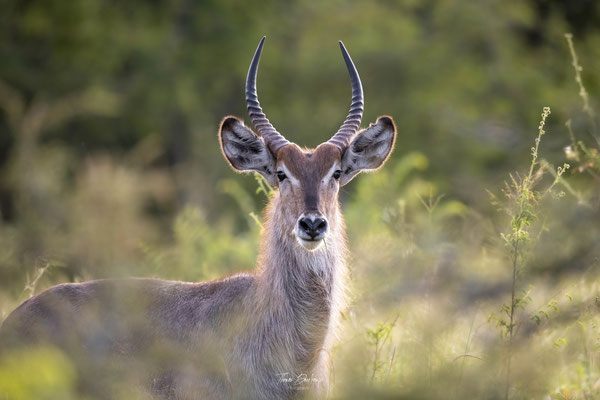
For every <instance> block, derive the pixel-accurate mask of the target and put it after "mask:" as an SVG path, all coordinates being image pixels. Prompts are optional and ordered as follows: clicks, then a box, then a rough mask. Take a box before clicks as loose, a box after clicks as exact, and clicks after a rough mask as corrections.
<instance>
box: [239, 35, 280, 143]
mask: <svg viewBox="0 0 600 400" xmlns="http://www.w3.org/2000/svg"><path fill="white" fill-rule="evenodd" d="M265 38H266V36H263V38H262V39H261V40H260V43H258V47H257V48H256V52H255V53H254V57H253V58H252V63H251V64H250V69H248V76H247V77H246V107H247V108H248V114H249V115H250V120H251V121H252V125H254V128H255V129H256V131H257V133H258V134H259V135H260V136H261V137H262V138H263V139H264V140H265V143H266V144H267V146H268V147H269V150H271V152H272V153H273V154H277V151H278V150H279V149H280V148H282V147H283V146H285V145H287V144H289V143H290V142H289V141H287V139H286V138H284V137H283V135H281V134H280V133H279V132H277V130H276V129H275V127H273V125H272V124H271V123H270V122H269V120H268V119H267V116H266V115H265V113H264V112H263V110H262V108H260V103H259V102H258V94H257V93H256V73H257V71H258V63H259V61H260V54H261V53H262V48H263V44H264V43H265Z"/></svg>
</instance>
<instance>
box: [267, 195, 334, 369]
mask: <svg viewBox="0 0 600 400" xmlns="http://www.w3.org/2000/svg"><path fill="white" fill-rule="evenodd" d="M281 207H282V205H281V203H280V201H279V197H278V195H277V194H276V195H275V196H274V198H273V199H272V201H271V204H270V206H269V207H268V209H267V213H266V218H265V226H264V235H263V238H262V243H261V254H260V256H259V265H260V266H261V268H260V270H259V272H258V288H257V298H256V300H257V303H258V304H259V307H258V310H259V315H258V319H257V322H258V321H260V322H258V323H259V324H261V323H262V324H264V326H265V328H267V327H270V329H269V330H268V331H267V332H268V333H267V334H269V335H270V336H271V337H268V338H265V339H264V340H269V341H272V342H273V343H276V344H278V345H279V346H280V351H281V352H282V354H281V355H282V356H283V358H282V359H281V361H280V362H278V364H280V367H282V368H290V370H289V371H286V372H297V373H310V371H312V369H313V368H314V367H315V365H316V363H317V362H318V361H319V359H321V358H322V357H323V356H324V355H325V354H323V353H327V351H328V350H329V349H330V347H331V345H332V341H333V339H334V337H335V332H336V330H337V323H338V319H339V314H340V312H341V311H342V308H343V305H344V284H345V282H344V275H345V265H344V264H345V263H344V255H345V236H344V234H345V233H344V223H343V220H342V216H341V214H340V212H339V209H336V212H335V215H334V216H332V217H331V218H330V221H329V222H330V232H329V235H328V237H327V239H326V243H324V244H322V245H321V246H320V247H319V248H318V249H316V250H313V251H309V250H306V249H305V248H304V247H302V246H301V245H300V243H298V241H297V240H296V237H295V235H294V233H293V232H291V231H288V230H286V229H282V228H281V227H285V226H289V224H286V222H285V221H284V216H283V213H282V212H281V211H282V210H281ZM263 333H266V332H263ZM284 360H287V362H285V361H284ZM286 364H287V365H286Z"/></svg>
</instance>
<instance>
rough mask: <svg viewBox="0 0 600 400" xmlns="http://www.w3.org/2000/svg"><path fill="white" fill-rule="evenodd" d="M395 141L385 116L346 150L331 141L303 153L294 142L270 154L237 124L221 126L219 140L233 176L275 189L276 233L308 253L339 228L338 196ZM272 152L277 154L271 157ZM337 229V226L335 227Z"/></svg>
mask: <svg viewBox="0 0 600 400" xmlns="http://www.w3.org/2000/svg"><path fill="white" fill-rule="evenodd" d="M395 137H396V128H395V126H394V123H393V121H392V119H391V118H390V117H380V118H379V119H378V120H377V122H376V123H375V124H371V125H370V126H369V127H368V128H366V129H364V130H362V131H360V132H358V133H357V134H356V135H354V137H353V138H352V140H351V141H350V143H349V144H348V146H347V148H346V149H345V151H343V154H342V150H340V148H339V147H338V146H336V145H334V144H332V143H330V142H326V143H323V144H321V145H319V147H317V148H316V149H315V150H302V149H301V148H300V147H298V146H297V145H295V144H294V143H289V142H287V141H286V144H285V145H284V146H282V147H281V148H279V150H278V151H276V152H273V151H271V150H270V149H269V148H268V146H267V144H266V143H265V140H264V139H263V138H262V137H260V136H257V135H256V134H255V133H254V132H252V130H250V129H249V128H248V127H246V126H245V125H244V124H243V123H242V122H241V121H240V120H239V119H237V118H235V117H227V118H225V119H224V120H223V121H222V122H221V129H220V130H219V140H220V142H221V149H222V150H223V154H224V155H225V158H226V159H227V161H228V162H229V164H230V165H231V166H232V167H233V168H234V169H235V170H236V171H248V172H249V171H255V172H258V173H259V174H261V175H262V176H264V177H265V179H266V180H267V181H268V182H269V183H270V184H271V185H272V186H275V187H279V202H278V207H279V211H281V212H280V214H279V218H281V220H280V221H279V223H282V224H284V226H280V228H281V229H283V230H284V231H286V232H288V233H293V234H295V236H296V238H297V239H298V241H299V242H300V244H302V246H304V248H306V249H308V250H314V249H317V248H318V247H319V246H320V245H321V244H323V239H325V238H326V237H327V234H328V232H332V233H335V227H336V226H339V222H340V221H339V220H338V218H337V213H338V201H337V197H338V191H339V188H340V186H343V185H345V184H346V183H348V182H349V181H350V180H352V179H353V178H354V177H355V176H356V175H357V174H358V173H359V172H361V171H368V170H374V169H377V168H379V167H380V166H381V165H382V164H383V163H384V162H385V160H386V159H387V157H388V156H389V154H390V152H391V150H392V147H393V146H394V140H395ZM274 153H276V154H274ZM336 224H337V225H336Z"/></svg>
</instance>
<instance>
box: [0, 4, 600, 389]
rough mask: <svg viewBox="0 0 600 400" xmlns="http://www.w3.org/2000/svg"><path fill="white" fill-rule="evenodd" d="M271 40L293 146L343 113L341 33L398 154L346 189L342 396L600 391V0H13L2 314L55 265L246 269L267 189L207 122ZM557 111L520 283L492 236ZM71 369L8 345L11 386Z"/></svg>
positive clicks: (67, 376) (0, 28)
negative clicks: (243, 171) (231, 157)
mask: <svg viewBox="0 0 600 400" xmlns="http://www.w3.org/2000/svg"><path fill="white" fill-rule="evenodd" d="M569 32H570V33H572V34H573V43H574V47H575V49H576V50H577V56H578V64H579V65H580V66H581V67H582V71H580V73H581V82H582V84H583V85H584V86H585V89H586V93H587V94H588V95H587V97H586V95H583V96H582V94H581V91H580V87H579V85H578V83H577V82H576V80H575V70H574V68H573V65H572V56H571V53H570V49H569V46H568V42H567V40H566V38H565V36H564V34H565V33H569ZM263 35H266V36H267V41H266V43H265V50H264V52H263V57H262V61H261V66H260V71H259V77H258V88H259V94H260V99H261V104H262V106H263V108H264V110H265V111H266V113H267V115H268V116H269V118H270V120H271V121H272V122H273V124H274V125H275V126H276V127H277V129H278V130H279V131H280V132H282V133H283V134H284V135H286V137H287V138H288V139H289V140H291V141H294V142H296V143H298V144H301V145H305V146H309V147H314V146H316V145H318V144H319V143H321V142H322V141H325V140H327V139H328V138H329V137H330V136H331V135H332V134H333V133H334V132H335V131H336V129H337V128H338V127H339V125H340V124H341V122H342V121H343V119H344V118H345V116H346V113H347V109H348V106H349V104H350V86H349V82H348V77H347V72H346V69H345V66H344V63H343V59H342V57H341V54H340V51H339V48H338V45H337V41H338V40H343V41H344V43H345V45H346V47H347V48H348V50H349V51H350V53H351V55H352V57H353V59H354V62H355V63H356V65H357V67H358V69H359V72H360V75H361V78H362V82H363V86H364V89H365V98H366V111H365V116H364V118H363V125H366V124H368V123H369V122H373V121H374V120H375V119H376V117H377V116H378V115H381V114H389V115H391V116H393V118H394V119H395V121H396V124H397V126H398V140H397V145H396V148H395V150H394V152H393V154H392V156H391V158H390V159H389V161H388V163H387V164H386V166H385V167H384V168H383V169H382V170H380V171H379V172H377V173H376V174H363V176H360V177H359V178H357V179H355V180H354V181H353V182H352V183H351V184H349V185H348V186H346V187H344V188H343V190H342V192H341V194H340V197H341V201H342V207H343V210H344V214H345V216H346V220H347V225H348V236H349V244H350V249H351V254H352V258H351V262H350V270H351V294H352V296H351V297H352V301H351V305H350V307H349V309H348V310H347V312H346V313H345V318H344V329H343V331H342V334H341V338H340V344H339V345H338V346H337V347H336V348H335V351H334V352H333V354H332V364H333V375H334V381H335V385H334V390H333V393H332V395H333V397H336V398H390V399H391V398H407V399H416V398H423V399H425V398H427V399H429V398H432V399H433V398H439V399H447V398H457V399H464V398H481V399H494V398H514V399H521V398H523V399H529V398H537V399H593V398H600V380H599V379H600V371H599V364H598V363H599V362H600V358H599V356H598V353H599V351H600V327H599V326H598V324H599V323H600V320H599V319H598V317H597V313H598V311H599V307H600V300H598V299H599V298H600V297H598V296H600V287H599V282H600V281H599V280H598V276H599V275H598V272H599V271H598V269H599V268H600V245H599V244H600V202H599V193H600V180H599V176H600V163H599V156H598V151H597V149H598V147H599V143H600V142H599V141H598V140H597V138H598V137H600V131H598V124H599V119H598V118H597V111H598V110H600V108H599V105H598V98H599V94H600V87H599V86H600V74H599V73H598V71H600V3H599V2H597V1H595V0H580V1H571V2H563V1H559V0H527V1H518V2H506V1H501V0H486V1H473V2H466V1H458V0H428V1H415V0H407V1H389V0H377V1H371V2H360V1H342V0H327V1H321V2H315V1H309V0H292V1H264V0H257V1H252V2H240V1H231V0H218V1H216V0H215V1H210V0H204V1H190V0H172V1H163V0H153V1H139V0H130V1H127V2H117V1H110V0H78V1H74V2H66V1H62V0H43V1H42V0H2V1H0V60H1V61H0V317H1V319H4V318H5V317H6V316H7V315H8V313H9V312H10V311H12V310H13V309H14V308H15V307H16V306H17V305H18V304H19V303H20V302H21V301H23V300H24V299H26V298H27V297H29V296H31V295H32V294H34V293H38V292H39V291H41V290H43V289H45V288H47V287H49V286H51V285H54V284H57V283H61V282H69V281H83V280H89V279H97V278H105V277H125V276H153V277H160V278H164V279H178V280H191V281H199V280H207V279H213V278H217V277H219V276H221V275H224V274H228V273H231V272H234V271H238V270H249V269H252V268H253V266H254V263H255V257H256V253H257V249H258V247H257V243H258V238H259V234H260V226H259V224H258V223H257V220H260V218H261V217H260V215H261V214H260V211H261V209H262V208H263V207H264V205H265V204H266V202H267V197H266V196H265V194H264V192H257V191H256V189H257V187H258V183H257V181H256V180H255V179H253V177H252V176H237V175H234V173H233V172H232V171H231V170H230V168H229V167H228V166H227V164H226V162H225V161H224V160H223V157H222V155H221V153H220V150H219V144H218V142H217V126H218V123H219V121H220V120H221V119H222V118H223V117H224V116H226V115H229V114H233V115H237V116H239V117H242V118H245V119H246V120H247V119H248V118H247V117H246V112H245V104H244V96H243V85H244V80H245V76H246V72H247V68H248V65H249V62H250V59H251V57H252V54H253V52H254V50H255V48H256V45H257V43H258V40H259V39H260V38H261V37H262V36H263ZM585 101H587V103H585ZM585 104H588V107H587V108H585V107H584V106H585ZM545 106H549V107H550V108H551V110H552V113H551V115H550V116H549V117H548V119H547V121H546V125H545V127H544V129H545V131H546V134H545V135H544V136H543V138H542V141H541V143H540V146H539V158H538V160H537V161H538V162H537V164H536V165H535V171H538V168H541V169H540V170H539V172H537V173H535V174H534V175H535V182H534V183H535V185H534V188H533V189H532V192H531V193H530V196H529V199H528V200H527V207H525V208H527V211H528V212H531V215H533V217H530V216H527V218H526V224H525V225H524V228H523V229H524V231H527V232H528V234H529V237H528V240H527V241H526V242H523V244H522V246H520V248H519V251H518V252H517V255H516V259H517V261H518V262H517V274H516V279H515V281H514V285H513V281H512V278H513V261H514V260H515V254H514V249H511V246H510V244H511V242H510V238H509V239H508V240H505V239H503V237H502V234H504V235H506V234H510V233H511V232H513V231H514V228H515V226H514V221H515V217H519V216H522V212H523V201H522V199H521V200H520V197H519V196H520V194H519V190H518V189H519V187H522V185H521V184H522V182H523V181H522V179H523V177H525V176H527V173H528V171H529V168H530V164H531V160H532V154H531V148H532V146H534V145H535V138H536V137H537V135H538V125H539V121H540V119H541V117H540V113H541V112H542V108H543V107H545ZM567 121H570V127H571V130H572V134H570V133H569V129H568V127H567V126H566V125H565V124H566V123H567ZM578 142H580V143H578ZM567 146H570V147H567ZM565 148H566V151H565ZM565 162H568V163H569V164H570V168H569V169H568V170H567V171H566V172H565V173H564V174H562V175H561V176H560V177H559V179H557V180H556V182H555V176H554V174H556V171H557V168H558V167H559V166H563V163H565ZM513 180H514V182H516V183H517V185H516V189H515V187H512V188H511V187H510V186H511V185H512V182H513ZM505 182H508V186H509V187H508V188H507V187H506V186H505ZM513 186H514V185H513ZM551 186H552V187H551ZM550 187H551V188H550ZM549 188H550V189H549ZM548 189H549V190H548ZM515 191H516V192H517V193H516V195H515V193H514V192H515ZM511 220H512V221H513V224H512V225H511ZM513 233H514V232H513ZM504 238H506V236H504ZM513 288H514V291H515V293H516V298H517V299H521V300H522V302H517V304H515V303H514V302H513V301H512V300H511V293H512V291H513ZM511 304H512V306H513V307H511ZM507 307H508V308H509V309H510V308H513V309H514V310H513V311H514V312H513V314H514V324H513V328H514V331H513V333H511V334H509V333H508V332H507V325H506V317H507V316H508V314H507V313H506V308H507ZM536 316H537V318H536ZM509 360H510V361H509ZM35 371H37V373H36V372H35ZM75 375H76V371H73V370H72V366H69V363H68V360H66V359H64V358H63V357H61V356H60V355H56V354H54V353H44V352H42V353H39V354H38V353H35V354H32V355H31V354H30V355H28V357H25V356H22V357H13V358H10V359H9V358H7V359H6V360H0V389H3V390H5V391H8V393H9V394H10V396H12V397H11V398H23V399H31V398H53V399H56V398H77V394H76V390H75V388H74V387H73V382H74V376H75Z"/></svg>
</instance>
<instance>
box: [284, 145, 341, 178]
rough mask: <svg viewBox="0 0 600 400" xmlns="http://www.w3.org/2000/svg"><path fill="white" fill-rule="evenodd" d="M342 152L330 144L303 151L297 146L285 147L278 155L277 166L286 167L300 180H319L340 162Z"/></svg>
mask: <svg viewBox="0 0 600 400" xmlns="http://www.w3.org/2000/svg"><path fill="white" fill-rule="evenodd" d="M340 160H341V154H340V150H339V149H338V148H337V147H336V146H335V145H332V144H330V143H323V144H321V145H320V146H319V147H317V148H316V149H314V150H312V149H311V150H302V149H301V148H300V147H298V146H297V145H295V144H293V143H292V144H289V145H287V146H285V147H283V148H282V149H281V150H279V152H278V153H277V164H278V165H279V164H281V163H283V164H285V167H286V168H287V169H288V170H289V171H290V172H291V173H292V174H293V175H294V176H295V177H297V178H298V179H302V178H311V177H312V178H314V177H315V176H318V177H319V178H320V177H322V176H324V175H325V174H326V173H327V172H328V171H329V170H330V169H331V167H332V166H333V165H334V164H335V163H338V164H339V162H340Z"/></svg>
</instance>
